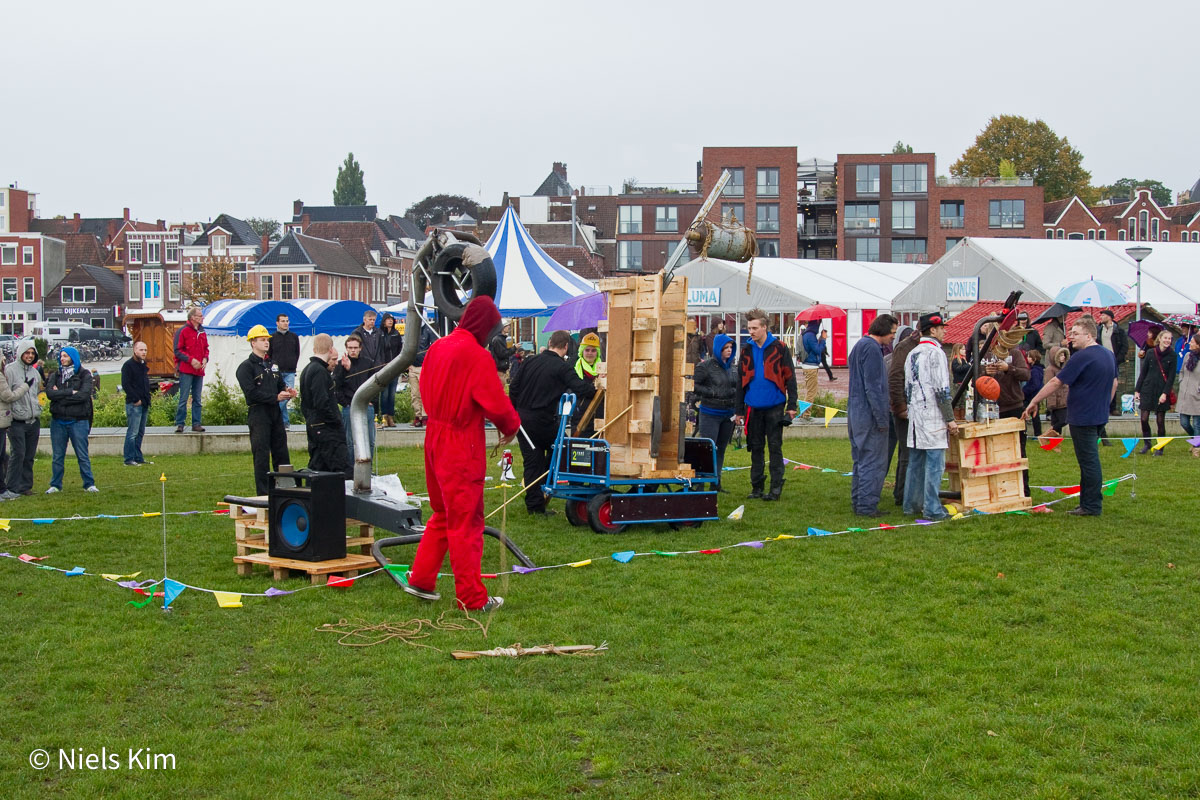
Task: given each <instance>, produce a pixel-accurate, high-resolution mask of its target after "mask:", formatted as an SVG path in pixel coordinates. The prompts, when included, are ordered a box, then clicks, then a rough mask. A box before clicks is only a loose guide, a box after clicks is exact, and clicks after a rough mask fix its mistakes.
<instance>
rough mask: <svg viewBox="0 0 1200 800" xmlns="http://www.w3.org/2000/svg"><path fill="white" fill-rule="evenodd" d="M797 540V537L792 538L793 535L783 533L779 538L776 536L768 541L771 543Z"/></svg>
mask: <svg viewBox="0 0 1200 800" xmlns="http://www.w3.org/2000/svg"><path fill="white" fill-rule="evenodd" d="M795 538H796V537H795V536H792V535H791V534H787V533H781V534H779V535H778V536H776V537H775V538H774V539H768V540H767V541H769V542H781V541H783V540H784V539H795Z"/></svg>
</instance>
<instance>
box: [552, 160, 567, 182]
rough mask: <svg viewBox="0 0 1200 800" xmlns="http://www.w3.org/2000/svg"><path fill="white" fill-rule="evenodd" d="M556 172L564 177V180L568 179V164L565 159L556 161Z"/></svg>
mask: <svg viewBox="0 0 1200 800" xmlns="http://www.w3.org/2000/svg"><path fill="white" fill-rule="evenodd" d="M554 174H555V175H557V176H558V177H560V178H562V179H563V180H564V181H565V180H566V179H567V164H566V162H565V161H555V162H554Z"/></svg>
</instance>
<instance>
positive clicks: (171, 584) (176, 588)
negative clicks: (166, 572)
mask: <svg viewBox="0 0 1200 800" xmlns="http://www.w3.org/2000/svg"><path fill="white" fill-rule="evenodd" d="M186 588H187V587H186V586H184V585H183V584H182V583H180V582H179V581H173V580H171V579H170V578H167V579H165V580H164V581H163V592H164V594H163V608H170V606H171V603H173V602H175V598H176V597H179V595H181V594H183V590H184V589H186Z"/></svg>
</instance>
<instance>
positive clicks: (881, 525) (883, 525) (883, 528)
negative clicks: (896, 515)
mask: <svg viewBox="0 0 1200 800" xmlns="http://www.w3.org/2000/svg"><path fill="white" fill-rule="evenodd" d="M879 530H881V531H894V530H896V526H895V525H888V524H887V523H886V522H881V523H879Z"/></svg>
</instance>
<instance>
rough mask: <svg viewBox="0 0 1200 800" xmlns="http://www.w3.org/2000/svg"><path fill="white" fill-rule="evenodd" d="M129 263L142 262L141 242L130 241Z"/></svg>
mask: <svg viewBox="0 0 1200 800" xmlns="http://www.w3.org/2000/svg"><path fill="white" fill-rule="evenodd" d="M129 263H130V264H140V263H142V243H141V242H130V243H129Z"/></svg>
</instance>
